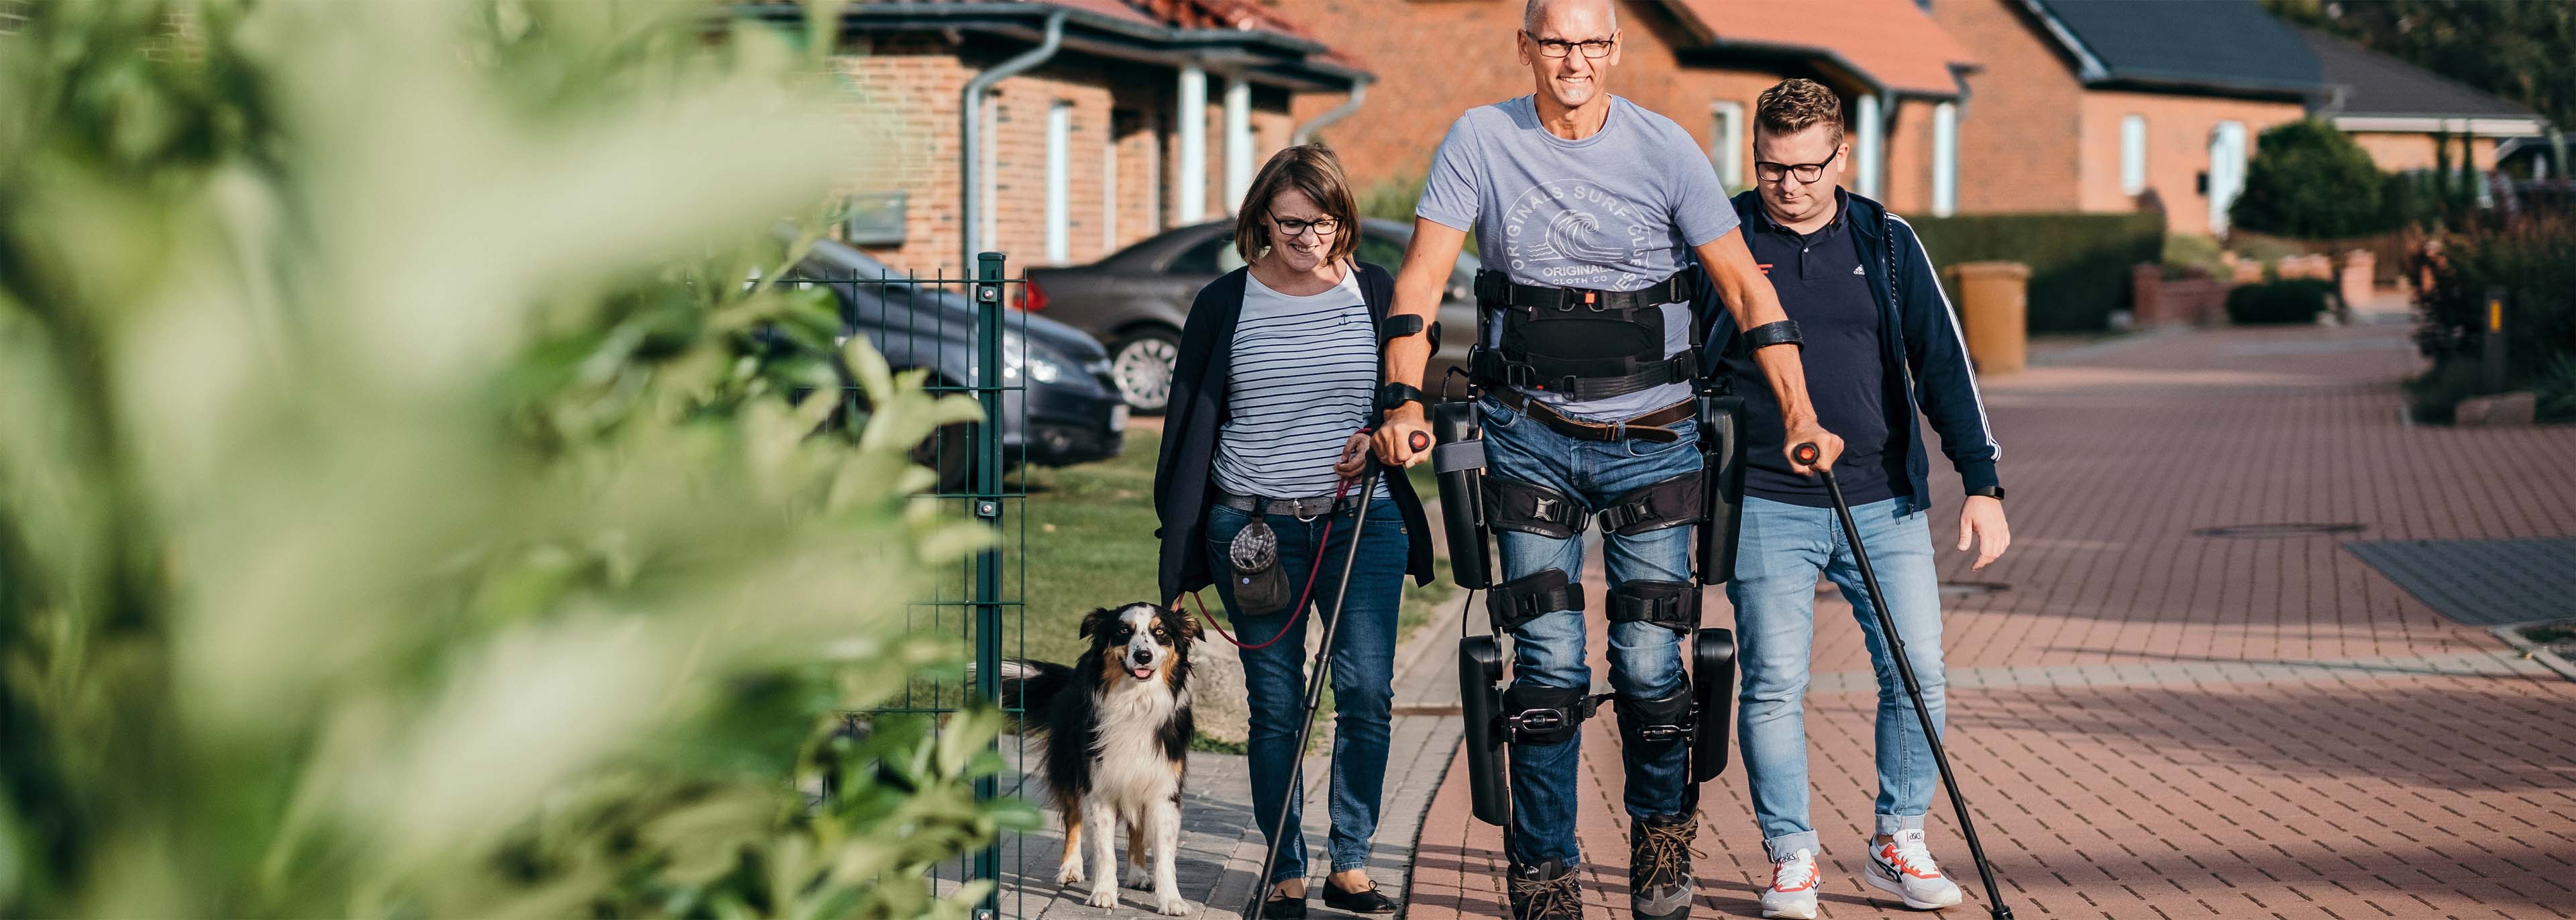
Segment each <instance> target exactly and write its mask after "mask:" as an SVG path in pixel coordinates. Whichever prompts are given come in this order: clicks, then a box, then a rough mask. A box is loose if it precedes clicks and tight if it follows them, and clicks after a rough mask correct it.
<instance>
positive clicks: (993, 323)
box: [971, 252, 1106, 920]
mask: <svg viewBox="0 0 2576 920" xmlns="http://www.w3.org/2000/svg"><path fill="white" fill-rule="evenodd" d="M1002 370H1003V368H1002V254H1001V253H998V252H985V253H977V254H976V256H975V398H976V399H977V400H979V401H981V402H982V403H983V404H984V421H983V422H982V423H981V424H979V425H976V426H975V458H974V467H973V469H974V484H973V493H974V494H973V497H972V499H971V501H972V502H973V505H974V510H975V517H976V518H978V519H980V520H982V521H983V522H984V523H985V526H988V527H992V528H995V529H997V530H998V529H1000V527H1001V526H1002V405H1003V403H1004V400H1003V399H1002V381H1003V379H1004V377H1003V374H1002ZM975 691H976V692H977V693H981V694H983V696H984V699H985V700H987V701H990V702H993V703H995V704H997V705H998V704H999V703H1000V701H1001V699H1002V551H1001V548H1000V546H998V545H996V546H992V547H987V548H986V549H984V551H982V552H979V553H976V554H975ZM991 743H992V746H993V751H994V753H996V754H999V753H1000V752H1001V750H1002V741H1001V739H1000V738H998V737H997V738H994V739H993V741H992V742H991ZM1001 791H1002V787H1001V781H1000V779H999V778H998V777H992V776H987V777H984V778H982V779H978V780H976V781H975V799H976V801H979V802H989V801H992V800H993V799H994V798H995V797H996V796H999V795H1000V794H1001ZM1103 871H1106V870H1103ZM975 877H976V878H978V879H990V880H992V882H993V883H994V887H993V890H992V891H989V892H986V893H985V895H984V902H983V904H981V905H979V906H978V907H977V908H976V910H975V920H993V918H997V917H1000V916H1001V907H1002V902H1001V881H1002V845H1001V842H1000V841H995V842H993V843H991V844H987V845H986V846H985V847H984V849H983V850H981V851H979V852H977V853H976V854H975Z"/></svg>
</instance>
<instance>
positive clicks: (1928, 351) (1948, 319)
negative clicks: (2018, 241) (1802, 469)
mask: <svg viewBox="0 0 2576 920" xmlns="http://www.w3.org/2000/svg"><path fill="white" fill-rule="evenodd" d="M1760 196H1761V193H1760V192H1758V191H1747V192H1745V193H1743V194H1741V195H1737V196H1735V199H1734V201H1735V213H1736V216H1737V217H1740V218H1742V219H1743V221H1744V225H1745V226H1748V227H1750V226H1753V225H1754V223H1753V221H1754V220H1755V218H1757V217H1759V216H1760V214H1759V212H1760V211H1761V209H1762V199H1761V197H1760ZM1843 197H1844V204H1845V206H1846V207H1848V208H1850V209H1851V218H1850V219H1851V232H1852V235H1853V236H1854V237H1855V238H1856V239H1857V241H1858V242H1859V244H1860V252H1861V260H1860V264H1861V268H1862V270H1863V271H1865V272H1867V273H1868V275H1869V291H1870V296H1871V297H1873V298H1875V299H1876V300H1877V301H1878V309H1879V316H1880V319H1881V320H1883V322H1882V323H1881V324H1880V328H1881V329H1892V330H1897V331H1899V332H1900V333H1901V334H1900V335H1893V336H1889V335H1882V336H1880V353H1881V355H1882V356H1883V357H1884V358H1885V360H1886V362H1887V364H1886V367H1887V372H1888V373H1889V374H1891V375H1902V376H1901V377H1900V379H1902V380H1904V381H1905V402H1906V409H1907V412H1906V414H1905V415H1904V416H1903V417H1904V418H1905V419H1907V420H1908V423H1907V424H1901V425H1892V426H1890V427H1889V431H1888V433H1887V437H1888V440H1889V441H1891V442H1894V441H1899V440H1902V441H1904V442H1905V473H1906V479H1907V480H1908V482H1909V483H1911V484H1912V486H1913V487H1914V504H1915V506H1916V507H1918V508H1919V507H1922V506H1924V505H1926V504H1928V503H1929V502H1930V500H1931V491H1932V486H1931V476H1932V464H1931V461H1930V460H1929V459H1927V456H1928V455H1927V454H1926V453H1925V452H1924V449H1923V439H1922V438H1921V437H1919V436H1917V432H1918V431H1919V430H1920V429H1919V428H1918V427H1917V426H1915V425H1913V424H1911V420H1912V419H1913V418H1914V417H1915V415H1916V414H1918V413H1919V414H1920V415H1922V417H1924V418H1927V419H1930V420H1931V422H1932V430H1933V431H1935V432H1938V433H1940V435H1941V452H1942V453H1944V454H1947V455H1948V456H1949V458H1950V465H1951V467H1952V468H1954V469H1957V470H1958V471H1959V479H1960V485H1961V487H1963V488H1966V489H1971V490H1974V489H1982V488H1986V487H1989V486H1997V485H2001V484H2002V481H2001V480H2000V479H1998V478H1997V477H1996V474H1995V463H1996V462H1997V461H1999V460H2001V459H2003V447H2002V446H2001V445H1999V444H1996V443H1995V433H1994V426H1993V424H1992V423H1990V422H1989V421H1988V420H1987V417H1986V401H1985V397H1984V396H1982V395H1981V394H1979V393H1978V392H1977V376H1976V373H1975V372H1974V371H1972V370H1970V369H1969V367H1968V344H1967V340H1966V339H1965V338H1964V337H1962V336H1961V335H1960V334H1959V319H1958V316H1957V314H1956V313H1954V312H1952V310H1951V308H1950V295H1949V294H1947V293H1945V292H1943V291H1942V290H1941V278H1940V276H1939V275H1937V274H1935V273H1934V272H1933V269H1932V256H1931V255H1930V254H1929V253H1927V252H1925V251H1924V249H1923V241H1922V240H1921V239H1919V238H1917V237H1916V236H1915V235H1914V228H1913V227H1912V226H1909V225H1907V224H1906V223H1905V218H1902V217H1898V216H1896V214H1895V213H1894V212H1891V211H1889V210H1887V208H1886V207H1885V206H1883V205H1880V204H1879V203H1878V202H1875V201H1871V200H1869V199H1867V198H1863V197H1861V196H1859V195H1855V194H1845V195H1844V196H1843ZM1695 306H1696V307H1697V308H1698V309H1699V310H1700V311H1701V315H1702V316H1706V317H1708V320H1707V322H1708V326H1709V334H1708V341H1707V343H1706V345H1707V348H1708V353H1709V354H1711V355H1717V354H1723V353H1725V349H1726V347H1727V346H1728V345H1730V344H1732V343H1733V342H1734V339H1735V318H1734V315H1733V314H1730V313H1728V312H1726V310H1725V308H1724V307H1723V306H1721V305H1720V302H1719V300H1718V298H1717V291H1716V288H1715V286H1714V285H1713V284H1711V283H1710V282H1709V281H1708V277H1707V273H1705V272H1702V273H1701V275H1700V293H1699V298H1698V303H1697V304H1696V305H1695ZM1815 370H1816V369H1815V368H1808V372H1809V373H1814V372H1815ZM1890 446H1891V447H1892V446H1893V444H1891V445H1890Z"/></svg>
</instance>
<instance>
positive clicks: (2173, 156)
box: [2075, 90, 2304, 236]
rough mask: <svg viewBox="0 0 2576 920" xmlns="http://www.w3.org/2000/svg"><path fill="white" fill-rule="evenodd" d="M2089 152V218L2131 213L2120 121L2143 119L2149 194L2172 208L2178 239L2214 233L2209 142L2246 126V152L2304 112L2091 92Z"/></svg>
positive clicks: (2082, 156) (2079, 157)
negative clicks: (2206, 189)
mask: <svg viewBox="0 0 2576 920" xmlns="http://www.w3.org/2000/svg"><path fill="white" fill-rule="evenodd" d="M2082 112H2083V134H2082V144H2081V147H2080V148H2079V149H2078V151H2077V152H2076V155H2075V159H2076V162H2077V163H2078V164H2079V167H2080V171H2081V174H2082V177H2083V178H2082V184H2081V186H2080V188H2081V189H2082V196H2081V199H2080V203H2081V206H2082V207H2083V209H2084V210H2087V211H2128V210H2134V209H2135V208H2136V207H2137V201H2136V199H2135V198H2134V197H2132V196H2130V195H2129V194H2127V193H2126V192H2123V191H2122V190H2121V188H2120V121H2121V119H2123V118H2125V117H2127V116H2130V115H2138V116H2141V117H2143V118H2145V119H2146V124H2147V187H2148V188H2150V189H2154V190H2155V192H2156V196H2157V197H2158V198H2160V199H2162V200H2163V202H2164V206H2165V227H2166V229H2167V230H2168V231H2169V232H2173V233H2191V234H2199V235H2203V236H2206V235H2208V233H2209V196H2208V195H2205V194H2202V193H2201V191H2200V174H2201V173H2202V172H2204V171H2206V170H2208V169H2209V136H2210V133H2211V132H2212V131H2214V130H2216V128H2217V126H2218V123H2219V122H2222V121H2240V122H2244V123H2245V152H2246V154H2247V155H2248V156H2251V155H2252V154H2253V152H2254V140H2255V138H2256V137H2257V136H2259V135H2261V134H2262V133H2263V129H2265V128H2269V127H2272V126H2274V125H2277V124H2280V123H2282V122H2285V121H2293V120H2296V119H2298V118H2300V117H2302V116H2303V114H2304V112H2303V111H2302V110H2301V108H2300V107H2299V104H2298V103H2295V102H2259V101H2252V100H2242V99H2222V98H2218V97H2214V96H2184V95H2170V94H2164V93H2133V92H2113V91H2105V90H2094V91H2088V92H2086V93H2085V94H2084V102H2083V106H2082Z"/></svg>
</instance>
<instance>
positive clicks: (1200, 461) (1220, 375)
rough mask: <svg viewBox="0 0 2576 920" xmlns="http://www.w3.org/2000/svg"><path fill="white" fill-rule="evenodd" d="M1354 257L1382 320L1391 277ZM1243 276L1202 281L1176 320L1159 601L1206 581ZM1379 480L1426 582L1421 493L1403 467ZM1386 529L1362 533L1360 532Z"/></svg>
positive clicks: (1157, 510)
mask: <svg viewBox="0 0 2576 920" xmlns="http://www.w3.org/2000/svg"><path fill="white" fill-rule="evenodd" d="M1356 264H1357V265H1358V266H1359V272H1360V295H1361V297H1363V298H1365V299H1366V301H1367V303H1368V308H1369V316H1370V317H1371V319H1372V320H1373V321H1374V322H1373V323H1372V326H1373V327H1382V326H1384V325H1385V322H1386V312H1387V308H1388V307H1389V306H1390V305H1392V304H1393V303H1394V301H1395V278H1394V276H1392V275H1389V274H1387V271H1386V269H1383V268H1379V267H1377V266H1375V265H1372V264H1369V263H1367V262H1359V263H1356ZM1246 277H1248V276H1247V274H1246V270H1245V269H1240V268H1238V269H1235V270H1233V271H1231V272H1227V273H1226V274H1225V276H1224V277H1221V278H1218V279H1216V280H1215V281H1212V282H1209V283H1208V286H1207V287H1204V288H1200V289H1199V296H1198V299H1197V300H1195V301H1193V302H1191V304H1190V316H1189V319H1188V320H1187V321H1186V322H1184V323H1183V324H1182V326H1181V350H1180V355H1179V357H1177V358H1176V359H1175V360H1174V361H1173V366H1172V393H1171V401H1170V402H1168V403H1166V404H1165V405H1166V407H1167V408H1166V409H1165V410H1164V416H1163V454H1162V456H1161V457H1160V458H1159V459H1157V460H1156V461H1155V463H1154V514H1155V516H1156V517H1157V518H1159V519H1160V520H1161V521H1162V525H1163V526H1161V527H1159V528H1157V529H1156V530H1155V531H1154V535H1155V536H1157V537H1160V538H1162V541H1163V557H1162V566H1161V569H1162V571H1161V577H1162V591H1163V593H1161V594H1159V595H1156V596H1155V599H1156V600H1159V601H1168V600H1171V599H1173V598H1176V597H1179V596H1181V595H1183V594H1186V593H1189V592H1191V591H1196V590H1198V589H1200V588H1204V587H1207V586H1208V585H1209V584H1210V583H1211V581H1212V576H1211V575H1210V574H1209V573H1208V564H1207V548H1206V546H1205V545H1204V544H1205V543H1206V540H1207V509H1208V505H1209V504H1211V501H1210V498H1211V496H1212V495H1213V494H1214V492H1215V488H1216V487H1215V484H1214V482H1213V481H1212V480H1213V479H1214V476H1213V475H1212V474H1213V471H1214V469H1215V467H1216V439H1217V433H1218V431H1219V430H1220V429H1222V428H1223V427H1224V425H1225V419H1226V411H1227V409H1226V391H1227V390H1228V389H1229V388H1228V387H1227V386H1226V380H1227V376H1228V374H1227V372H1228V371H1229V370H1230V369H1231V368H1232V367H1233V366H1234V327H1235V323H1236V322H1237V321H1239V320H1241V319H1242V318H1243V287H1244V278H1246ZM1378 364H1379V375H1378V376H1379V379H1385V373H1384V372H1385V364H1386V352H1385V350H1384V349H1379V351H1378ZM1385 480H1386V490H1387V494H1388V496H1389V497H1391V498H1393V499H1395V506H1396V508H1397V509H1398V510H1400V511H1402V512H1403V514H1404V526H1405V533H1406V536H1407V537H1409V538H1410V543H1411V553H1410V558H1409V560H1408V562H1407V565H1406V567H1405V571H1407V572H1409V573H1411V574H1412V575H1413V578H1414V581H1415V582H1416V583H1418V584H1426V585H1427V584H1430V583H1431V525H1430V523H1429V519H1428V518H1426V517H1425V516H1424V515H1423V511H1422V499H1421V498H1420V497H1419V496H1416V495H1414V494H1413V480H1411V479H1408V478H1406V477H1405V475H1404V471H1403V470H1400V469H1390V470H1388V471H1387V475H1386V476H1385ZM1385 536H1386V535H1384V534H1377V533H1364V534H1362V535H1361V539H1371V538H1376V539H1384V538H1385Z"/></svg>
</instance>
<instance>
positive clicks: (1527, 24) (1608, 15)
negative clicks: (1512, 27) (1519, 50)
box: [1521, 0, 1619, 32]
mask: <svg viewBox="0 0 2576 920" xmlns="http://www.w3.org/2000/svg"><path fill="white" fill-rule="evenodd" d="M1560 6H1561V7H1596V8H1598V9H1600V11H1601V15H1602V17H1603V18H1604V21H1607V22H1608V23H1610V27H1611V28H1613V29H1616V28H1618V27H1619V4H1617V3H1614V2H1612V0H1529V5H1528V6H1525V7H1522V8H1521V30H1522V31H1524V32H1536V31H1538V28H1539V26H1540V25H1541V24H1543V22H1544V21H1545V20H1546V17H1547V11H1548V8H1549V7H1560Z"/></svg>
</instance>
